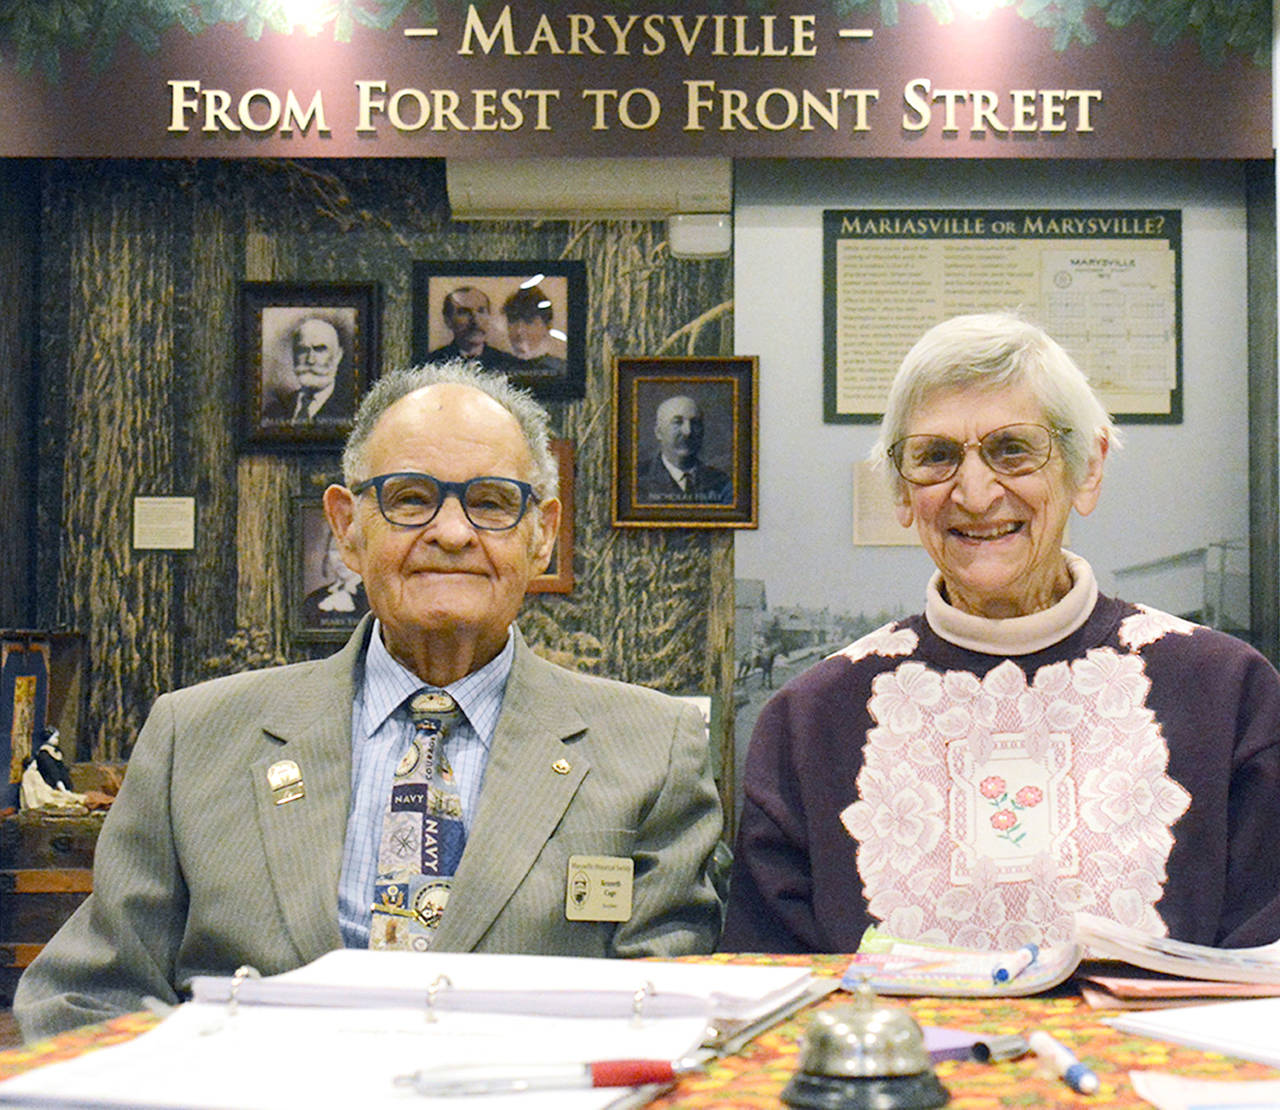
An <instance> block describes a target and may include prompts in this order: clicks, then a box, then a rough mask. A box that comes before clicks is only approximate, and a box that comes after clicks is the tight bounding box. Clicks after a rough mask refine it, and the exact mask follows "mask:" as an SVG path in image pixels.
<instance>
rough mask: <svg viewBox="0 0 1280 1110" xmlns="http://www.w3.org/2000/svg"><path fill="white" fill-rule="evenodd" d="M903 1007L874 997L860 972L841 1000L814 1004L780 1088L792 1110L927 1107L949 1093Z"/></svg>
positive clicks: (941, 1103)
mask: <svg viewBox="0 0 1280 1110" xmlns="http://www.w3.org/2000/svg"><path fill="white" fill-rule="evenodd" d="M950 1097H951V1096H950V1095H949V1094H948V1093H947V1089H946V1088H945V1087H944V1086H943V1085H942V1084H941V1083H939V1082H938V1077H937V1076H936V1075H935V1074H934V1073H933V1067H932V1065H931V1063H930V1061H929V1054H928V1052H927V1051H926V1050H925V1047H924V1033H923V1032H922V1031H921V1029H920V1026H919V1025H918V1024H917V1023H916V1020H915V1018H913V1017H912V1016H911V1015H910V1014H909V1013H908V1012H907V1011H906V1010H903V1009H899V1008H897V1007H894V1006H881V1005H879V1004H878V1000H877V999H876V996H875V993H874V992H873V991H872V990H871V987H870V986H869V985H868V983H867V982H866V981H865V980H864V981H863V983H862V984H861V985H860V986H859V987H858V989H857V990H856V991H855V992H854V1001H853V1002H852V1003H851V1004H849V1005H847V1006H835V1007H832V1008H831V1009H828V1010H821V1011H819V1012H818V1014H817V1015H816V1016H815V1017H814V1018H813V1021H812V1022H811V1023H810V1025H809V1028H808V1030H807V1031H806V1033H805V1036H804V1040H803V1042H802V1043H801V1055H800V1070H799V1071H798V1072H796V1074H795V1075H793V1076H792V1077H791V1081H790V1082H789V1083H788V1084H787V1086H786V1088H785V1090H783V1092H782V1101H783V1102H785V1103H786V1104H787V1105H788V1106H790V1107H792V1108H793V1110H927V1108H930V1107H935V1106H945V1105H946V1104H947V1102H948V1100H949V1099H950Z"/></svg>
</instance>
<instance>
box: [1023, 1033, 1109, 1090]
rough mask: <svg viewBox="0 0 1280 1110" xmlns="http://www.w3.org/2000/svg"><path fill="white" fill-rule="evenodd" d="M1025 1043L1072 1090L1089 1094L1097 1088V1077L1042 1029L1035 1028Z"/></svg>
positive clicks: (1065, 1047)
mask: <svg viewBox="0 0 1280 1110" xmlns="http://www.w3.org/2000/svg"><path fill="white" fill-rule="evenodd" d="M1027 1043H1028V1044H1030V1045H1031V1051H1032V1052H1034V1053H1035V1054H1036V1055H1037V1056H1039V1057H1040V1059H1041V1060H1043V1061H1045V1063H1047V1064H1050V1065H1052V1067H1053V1070H1054V1071H1056V1072H1057V1073H1058V1077H1059V1078H1060V1079H1061V1080H1062V1081H1063V1082H1064V1083H1065V1084H1066V1085H1067V1086H1068V1087H1070V1088H1071V1089H1072V1090H1073V1091H1075V1092H1077V1093H1078V1094H1082V1095H1091V1094H1093V1093H1094V1092H1095V1091H1096V1090H1097V1089H1098V1077H1097V1076H1096V1075H1094V1074H1093V1072H1092V1071H1090V1070H1089V1069H1088V1068H1087V1067H1085V1066H1084V1065H1083V1064H1082V1063H1080V1061H1079V1060H1077V1059H1076V1057H1075V1053H1073V1052H1072V1051H1071V1049H1069V1048H1067V1046H1066V1045H1064V1044H1062V1043H1061V1042H1059V1041H1056V1040H1054V1039H1053V1038H1052V1037H1051V1036H1049V1034H1048V1033H1046V1032H1044V1030H1042V1029H1037V1030H1036V1031H1035V1032H1034V1033H1032V1034H1031V1036H1029V1037H1028V1038H1027Z"/></svg>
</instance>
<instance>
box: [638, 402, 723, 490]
mask: <svg viewBox="0 0 1280 1110" xmlns="http://www.w3.org/2000/svg"><path fill="white" fill-rule="evenodd" d="M703 430H704V423H703V419H702V409H701V408H700V407H699V405H698V402H697V401H695V400H694V399H693V398H692V397H686V396H684V395H683V394H680V395H677V396H675V397H668V398H667V399H666V400H665V401H663V402H662V404H660V405H659V406H658V412H657V416H656V418H655V420H654V427H653V434H654V437H655V438H656V439H657V441H658V454H657V455H655V456H654V457H653V458H651V459H649V460H647V461H646V462H643V463H641V464H640V466H639V467H637V468H636V487H637V497H636V500H637V501H644V502H655V501H657V502H684V501H696V502H701V503H703V504H712V505H728V504H731V503H732V502H733V481H732V479H730V477H729V475H728V474H726V473H725V472H724V471H723V470H718V469H717V468H716V467H714V466H708V465H707V464H706V463H704V462H703V461H702V458H701V453H702V435H703Z"/></svg>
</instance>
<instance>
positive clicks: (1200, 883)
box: [721, 315, 1280, 952]
mask: <svg viewBox="0 0 1280 1110" xmlns="http://www.w3.org/2000/svg"><path fill="white" fill-rule="evenodd" d="M1115 440H1116V433H1115V429H1114V428H1113V427H1112V424H1111V421H1110V420H1109V419H1108V417H1107V414H1106V412H1105V411H1104V410H1103V408H1102V406H1101V405H1100V404H1099V402H1098V400H1097V398H1096V397H1095V396H1094V394H1093V392H1092V390H1091V389H1090V388H1089V385H1088V382H1087V381H1086V380H1085V378H1084V376H1083V375H1082V374H1081V372H1080V371H1079V369H1078V368H1077V367H1076V366H1075V364H1074V363H1073V362H1072V361H1071V359H1070V358H1069V356H1068V355H1067V354H1066V352H1065V351H1063V349H1062V348H1061V347H1059V346H1058V344H1057V343H1055V342H1054V341H1053V340H1052V339H1050V338H1049V337H1048V336H1047V335H1045V334H1044V333H1043V332H1042V331H1041V330H1040V329H1039V328H1037V327H1035V326H1033V325H1032V324H1030V323H1027V322H1025V321H1023V320H1021V319H1019V318H1017V317H1014V316H1006V315H978V316H962V317H958V318H956V319H953V320H949V321H947V322H945V323H942V324H939V325H938V326H937V327H935V328H933V329H932V330H931V331H929V332H928V333H926V334H925V336H924V337H923V338H922V339H921V340H920V341H919V342H918V343H917V344H916V345H915V347H914V348H913V349H912V350H911V351H910V353H909V354H908V355H907V357H906V359H905V361H904V362H903V364H902V367H901V369H900V370H899V371H898V375H897V377H896V379H895V380H894V383H893V386H892V389H891V391H890V395H889V400H888V404H887V407H886V412H885V417H884V422H883V424H882V426H881V433H880V439H879V442H878V444H877V446H876V448H875V454H876V455H878V456H879V458H880V459H882V460H884V461H885V462H886V463H887V464H890V465H891V466H892V468H893V473H892V475H891V476H892V480H893V482H894V484H895V488H896V504H897V515H898V519H899V521H900V522H901V523H902V524H903V525H904V526H910V525H911V524H913V523H914V525H915V527H916V529H917V531H918V533H919V536H920V540H921V542H922V543H923V544H924V547H925V550H926V551H928V553H929V555H930V556H931V558H932V559H933V561H934V563H935V564H936V565H937V573H936V574H935V575H934V576H933V578H932V580H931V581H930V583H929V585H928V589H927V592H926V597H925V608H924V613H923V614H921V615H919V616H914V617H909V618H907V619H905V620H900V621H895V622H894V623H892V624H889V625H886V626H885V627H883V628H881V629H879V630H877V631H875V632H872V633H870V634H869V635H867V636H864V637H863V638H862V639H860V640H858V641H857V642H856V643H853V644H851V645H850V646H849V647H847V648H845V649H844V650H843V651H840V652H837V653H836V654H834V655H832V656H830V657H828V658H827V659H825V660H823V661H822V662H820V663H818V664H817V665H816V666H814V667H812V668H811V669H810V670H808V671H807V672H805V673H804V674H802V675H800V676H798V677H797V678H795V679H793V680H792V681H791V682H789V683H787V685H786V686H784V687H783V688H782V689H781V690H780V691H779V692H778V694H776V695H775V696H774V698H773V699H772V700H771V701H770V702H769V703H768V704H767V705H766V706H765V708H764V710H763V712H762V713H761V715H760V718H759V721H758V723H757V725H756V730H755V734H754V736H753V737H752V741H751V749H750V753H749V755H748V758H747V766H746V773H745V777H744V785H745V794H746V801H745V807H744V811H743V815H742V823H741V828H740V832H739V837H738V846H737V855H736V860H735V865H734V873H733V884H732V888H731V893H730V902H729V909H728V919H727V922H726V926H725V932H724V939H723V940H722V942H721V946H722V947H723V948H725V949H726V950H734V951H772V952H790V951H801V952H809V951H827V952H851V951H854V950H855V949H856V948H857V947H858V943H859V941H860V940H861V938H862V934H863V932H864V930H865V929H866V928H867V926H869V925H872V924H875V925H877V926H878V927H880V928H881V929H882V930H884V931H885V932H887V933H889V934H891V935H893V936H897V937H904V938H912V939H917V940H920V941H926V942H937V943H946V944H956V945H961V946H964V947H969V948H982V949H1007V948H1014V947H1017V946H1018V945H1021V944H1023V943H1026V942H1029V941H1030V942H1053V941H1058V940H1062V939H1064V938H1066V937H1068V936H1070V934H1071V930H1072V914H1073V913H1074V912H1075V911H1077V910H1084V911H1087V912H1090V913H1094V914H1100V915H1102V916H1105V917H1109V918H1112V919H1113V920H1116V921H1119V922H1122V923H1124V924H1126V925H1130V926H1133V927H1136V928H1138V929H1142V930H1145V931H1149V932H1151V933H1155V934H1168V935H1170V936H1173V937H1176V938H1179V939H1182V940H1188V941H1195V942H1198V943H1201V944H1213V945H1222V946H1241V945H1254V944H1261V943H1266V942H1270V941H1273V940H1276V939H1277V937H1280V868H1278V867H1277V866H1276V852H1277V851H1278V850H1280V677H1278V676H1277V674H1276V672H1275V671H1274V670H1273V669H1272V668H1271V666H1270V665H1269V664H1268V663H1267V661H1266V660H1265V659H1264V658H1263V657H1262V656H1261V655H1259V654H1258V653H1257V652H1256V651H1254V650H1253V649H1252V648H1251V647H1249V646H1248V645H1246V644H1244V643H1243V642H1241V641H1239V640H1236V639H1233V638H1232V637H1230V636H1227V635H1224V634H1222V633H1220V632H1215V631H1213V630H1211V629H1208V628H1204V627H1201V626H1199V625H1196V624H1192V623H1190V622H1189V621H1186V620H1182V619H1179V618H1177V617H1173V616H1170V615H1168V614H1166V613H1161V612H1157V611H1156V610H1153V609H1149V608H1147V607H1145V606H1142V605H1134V604H1130V603H1129V602H1125V601H1118V600H1116V599H1114V598H1109V597H1104V596H1102V595H1101V594H1099V593H1098V588H1097V583H1096V582H1095V580H1094V576H1093V571H1092V570H1091V569H1090V567H1089V564H1088V563H1087V562H1085V560H1084V559H1082V558H1080V557H1079V556H1078V555H1074V554H1072V553H1071V552H1069V551H1064V550H1063V548H1062V536H1063V531H1064V529H1065V528H1066V524H1067V517H1068V515H1069V514H1070V512H1071V509H1072V508H1075V509H1076V511H1077V512H1080V513H1088V512H1090V511H1091V510H1092V509H1093V507H1094V506H1095V504H1096V503H1097V501H1098V494H1099V489H1100V485H1101V480H1102V467H1103V462H1104V460H1105V459H1106V455H1107V449H1108V447H1109V446H1110V445H1111V444H1113V443H1114V442H1115Z"/></svg>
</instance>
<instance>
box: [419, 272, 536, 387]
mask: <svg viewBox="0 0 1280 1110" xmlns="http://www.w3.org/2000/svg"><path fill="white" fill-rule="evenodd" d="M441 312H442V313H443V315H444V322H445V323H446V324H448V325H449V330H450V331H451V332H453V341H452V342H451V343H446V344H445V345H444V346H443V347H437V348H436V349H435V350H434V351H431V352H430V353H428V355H427V361H428V362H448V361H450V360H451V359H456V358H464V359H474V360H475V361H476V362H478V363H480V365H481V366H483V367H484V368H485V369H486V370H511V369H512V368H513V365H514V359H512V357H511V356H510V355H509V354H507V352H506V351H500V350H498V348H496V347H490V346H489V321H490V319H491V318H492V312H491V309H490V305H489V295H488V294H487V293H485V292H484V291H483V290H481V289H477V288H475V286H473V285H460V286H458V288H457V289H455V290H453V292H451V293H449V294H448V296H446V297H445V299H444V305H443V306H442V307H441Z"/></svg>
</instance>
